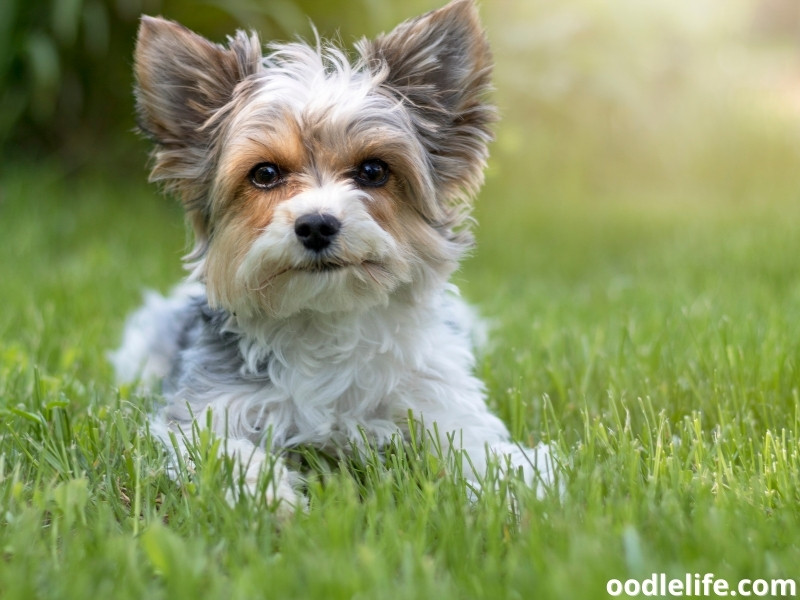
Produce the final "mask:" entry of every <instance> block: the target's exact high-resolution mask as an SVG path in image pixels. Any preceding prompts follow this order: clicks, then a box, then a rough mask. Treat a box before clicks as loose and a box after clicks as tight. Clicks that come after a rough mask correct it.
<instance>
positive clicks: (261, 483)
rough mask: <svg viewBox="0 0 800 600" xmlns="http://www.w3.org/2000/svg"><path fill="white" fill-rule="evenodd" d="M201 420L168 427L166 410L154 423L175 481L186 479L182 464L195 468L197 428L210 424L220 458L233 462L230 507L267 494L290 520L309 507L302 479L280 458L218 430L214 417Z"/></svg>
mask: <svg viewBox="0 0 800 600" xmlns="http://www.w3.org/2000/svg"><path fill="white" fill-rule="evenodd" d="M208 410H209V411H211V409H210V408H209V409H208ZM198 417H199V418H197V420H195V421H191V420H186V421H183V422H182V425H178V424H176V423H175V422H174V421H173V422H172V423H171V424H168V422H167V419H166V418H165V415H164V413H163V411H162V413H160V414H159V415H156V417H155V418H154V419H153V421H152V422H151V425H150V431H151V433H152V434H153V435H155V436H156V437H158V438H159V439H161V441H162V442H163V443H164V444H165V446H166V447H167V448H168V449H169V450H170V451H171V457H170V460H171V464H170V466H169V474H170V476H171V477H172V479H174V480H180V478H181V477H182V476H184V475H182V474H181V469H180V464H183V465H185V466H186V470H187V471H189V473H191V471H192V470H193V469H194V460H193V459H192V456H193V450H194V445H195V444H194V442H193V441H192V438H193V437H194V433H193V428H197V427H206V424H210V425H211V430H212V431H213V433H215V434H216V435H218V436H219V437H220V443H219V446H218V454H219V456H223V457H228V458H230V459H231V460H232V461H233V468H234V472H233V486H232V487H231V488H229V489H228V491H227V493H226V498H227V500H228V502H229V503H230V504H232V505H233V504H235V503H236V501H237V500H238V498H239V496H240V494H241V493H245V494H248V495H250V496H252V497H256V496H258V495H259V494H264V496H265V500H266V503H267V505H268V506H270V507H271V508H273V509H274V510H275V512H276V514H277V515H279V516H280V517H288V516H289V515H291V514H292V513H293V512H294V511H296V510H304V509H305V508H306V506H307V502H306V499H305V497H304V496H303V494H302V492H301V491H300V490H299V488H300V484H301V476H300V475H299V474H298V473H296V472H295V471H292V470H291V469H289V468H288V467H287V466H286V464H285V462H284V461H283V459H282V458H281V457H280V456H277V455H274V454H269V453H268V452H266V451H265V450H264V449H263V448H262V447H261V446H259V445H256V444H254V443H253V442H252V441H250V440H249V439H246V438H241V437H230V436H226V435H225V433H224V432H222V431H217V427H215V426H214V422H215V419H214V418H213V415H211V418H209V419H207V420H206V419H204V418H203V415H199V416H198ZM195 430H196V429H195Z"/></svg>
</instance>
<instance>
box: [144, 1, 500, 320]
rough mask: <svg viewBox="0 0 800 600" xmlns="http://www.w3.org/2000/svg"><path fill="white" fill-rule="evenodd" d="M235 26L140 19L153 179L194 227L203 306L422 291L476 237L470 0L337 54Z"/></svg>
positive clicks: (479, 159)
mask: <svg viewBox="0 0 800 600" xmlns="http://www.w3.org/2000/svg"><path fill="white" fill-rule="evenodd" d="M318 46H319V47H317V48H312V47H309V46H306V45H304V44H300V43H295V44H286V45H275V46H273V47H272V52H271V53H269V54H268V55H267V56H262V52H261V47H260V43H259V41H258V38H257V37H256V36H255V35H250V36H247V35H246V34H244V33H243V32H239V33H237V35H236V36H235V37H233V38H231V39H229V41H228V45H227V47H222V46H218V45H216V44H212V43H211V42H209V41H207V40H205V39H204V38H202V37H200V36H198V35H196V34H194V33H192V32H190V31H189V30H187V29H185V28H183V27H182V26H180V25H178V24H176V23H173V22H170V21H165V20H163V19H156V18H149V17H144V18H143V19H142V23H141V28H140V31H139V38H138V42H137V47H136V79H137V89H136V97H137V109H138V115H139V123H140V127H141V129H142V130H143V131H144V132H145V133H146V134H147V135H149V136H150V137H151V138H152V139H153V140H154V141H155V143H156V151H155V153H154V168H153V173H152V178H153V179H154V180H159V181H163V182H165V183H166V185H167V187H168V189H170V190H172V191H174V192H176V193H177V194H178V195H179V196H180V198H181V200H182V202H183V204H184V207H185V208H186V211H187V214H188V216H189V218H190V220H191V222H192V224H193V227H194V230H195V237H196V245H195V249H194V251H193V253H192V254H191V255H190V256H189V260H190V261H191V262H192V263H193V267H194V269H195V273H196V275H197V276H198V277H200V278H201V279H202V280H204V281H205V283H206V286H207V290H208V295H209V301H210V302H211V304H212V305H213V306H218V307H222V308H225V309H227V310H229V311H231V312H234V313H236V314H238V315H241V316H242V317H244V318H249V317H255V318H258V317H260V316H265V315H266V316H276V317H285V316H289V315H291V314H293V313H296V312H298V311H301V310H313V311H321V312H334V311H347V310H359V309H362V308H365V307H369V306H373V305H375V304H378V303H386V302H387V301H388V299H389V297H390V296H391V295H392V294H393V293H401V290H405V291H406V292H407V293H410V294H414V293H424V291H425V290H426V289H429V288H430V286H431V285H433V284H440V283H441V282H442V281H443V280H444V279H446V278H447V277H448V276H449V275H450V274H451V272H452V271H453V269H454V268H455V266H456V264H457V261H458V259H459V258H460V257H461V255H462V254H463V252H464V250H465V248H466V247H467V246H468V245H469V243H470V237H469V233H468V231H467V230H466V225H467V219H468V216H467V213H468V209H469V199H470V197H471V196H472V195H473V194H474V193H475V192H476V191H477V188H478V187H479V186H480V183H481V182H482V172H483V167H484V164H485V160H486V154H487V148H486V146H487V143H488V141H489V139H490V133H489V129H488V126H489V124H490V123H491V121H492V120H493V114H494V113H493V110H492V108H491V107H490V106H489V105H487V104H486V103H485V99H484V95H485V93H486V91H487V88H488V86H489V77H490V70H491V59H490V54H489V49H488V45H487V43H486V39H485V36H484V34H483V31H482V29H481V26H480V23H479V21H478V17H477V12H476V10H475V7H474V5H473V3H472V0H456V1H455V2H453V3H451V4H449V5H447V6H446V7H444V8H442V9H440V10H438V11H434V12H432V13H428V14H427V15H423V16H422V17H419V18H417V19H414V20H411V21H407V22H405V23H403V24H401V25H400V26H399V27H397V28H396V29H395V30H394V31H392V32H391V33H389V34H386V35H383V36H380V37H378V38H377V39H375V40H362V41H360V42H359V43H358V44H357V45H356V50H357V54H358V58H357V60H356V61H355V63H354V64H352V65H351V64H350V62H349V60H348V58H347V57H346V55H345V53H343V52H342V51H340V50H338V49H336V48H333V47H324V46H322V45H321V44H318Z"/></svg>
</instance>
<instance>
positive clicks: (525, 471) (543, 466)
mask: <svg viewBox="0 0 800 600" xmlns="http://www.w3.org/2000/svg"><path fill="white" fill-rule="evenodd" d="M491 450H492V453H493V454H494V455H495V456H496V457H497V458H498V460H499V464H500V466H501V468H502V469H503V470H509V471H514V472H520V471H521V472H522V477H523V479H524V480H525V483H526V485H528V486H529V487H530V488H532V489H533V490H535V491H536V496H537V497H538V498H542V497H544V495H545V494H546V493H547V491H548V490H549V489H552V488H553V487H555V486H556V469H555V467H556V462H555V459H554V457H553V452H552V448H551V447H550V445H549V444H545V443H540V444H537V445H536V447H534V448H524V447H522V446H519V445H517V444H513V443H511V442H504V443H501V444H496V445H493V446H492V447H491Z"/></svg>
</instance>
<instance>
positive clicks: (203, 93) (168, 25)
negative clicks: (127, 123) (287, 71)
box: [134, 16, 261, 146]
mask: <svg viewBox="0 0 800 600" xmlns="http://www.w3.org/2000/svg"><path fill="white" fill-rule="evenodd" d="M228 41H229V45H228V48H224V47H222V46H219V45H217V44H214V43H212V42H210V41H208V40H207V39H205V38H204V37H201V36H199V35H197V34H196V33H194V32H192V31H189V30H188V29H186V28H185V27H183V26H182V25H180V24H178V23H175V22H173V21H168V20H166V19H162V18H160V17H148V16H143V17H142V20H141V24H140V26H139V36H138V39H137V41H136V50H135V54H134V57H135V72H136V108H137V112H138V117H139V126H140V127H141V129H142V130H143V131H144V133H145V134H147V135H148V136H149V137H151V138H152V139H153V140H154V141H155V142H157V143H159V144H162V145H167V146H169V145H173V144H175V145H178V146H187V145H191V144H192V143H195V142H198V141H202V140H201V139H200V138H202V134H201V133H200V132H199V129H200V128H201V127H202V125H203V124H204V123H205V122H206V121H207V120H208V119H209V118H210V117H211V116H212V115H213V114H214V113H215V112H216V111H217V110H218V109H219V108H221V107H222V106H223V105H225V104H226V103H227V102H228V100H230V99H231V96H232V95H233V90H234V88H235V87H236V84H237V83H239V82H240V81H241V80H242V79H244V78H245V77H247V76H248V75H250V74H252V73H255V72H256V71H258V69H259V68H260V63H261V45H260V43H259V41H258V37H257V36H256V35H255V34H252V35H250V36H249V37H248V36H247V35H246V34H245V33H244V32H242V31H239V32H237V34H236V36H235V37H233V38H230V39H229V40H228Z"/></svg>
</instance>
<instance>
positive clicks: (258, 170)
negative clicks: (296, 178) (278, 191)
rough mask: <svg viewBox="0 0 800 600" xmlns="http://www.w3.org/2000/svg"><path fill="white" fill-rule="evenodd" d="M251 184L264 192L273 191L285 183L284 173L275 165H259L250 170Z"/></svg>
mask: <svg viewBox="0 0 800 600" xmlns="http://www.w3.org/2000/svg"><path fill="white" fill-rule="evenodd" d="M250 183H252V184H253V185H254V186H256V187H257V188H261V189H262V190H271V189H272V188H274V187H275V186H277V185H280V184H281V183H283V172H282V171H281V168H280V167H279V166H278V165H276V164H275V163H268V162H267V163H259V164H257V165H256V166H255V167H253V168H252V169H251V170H250Z"/></svg>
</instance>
